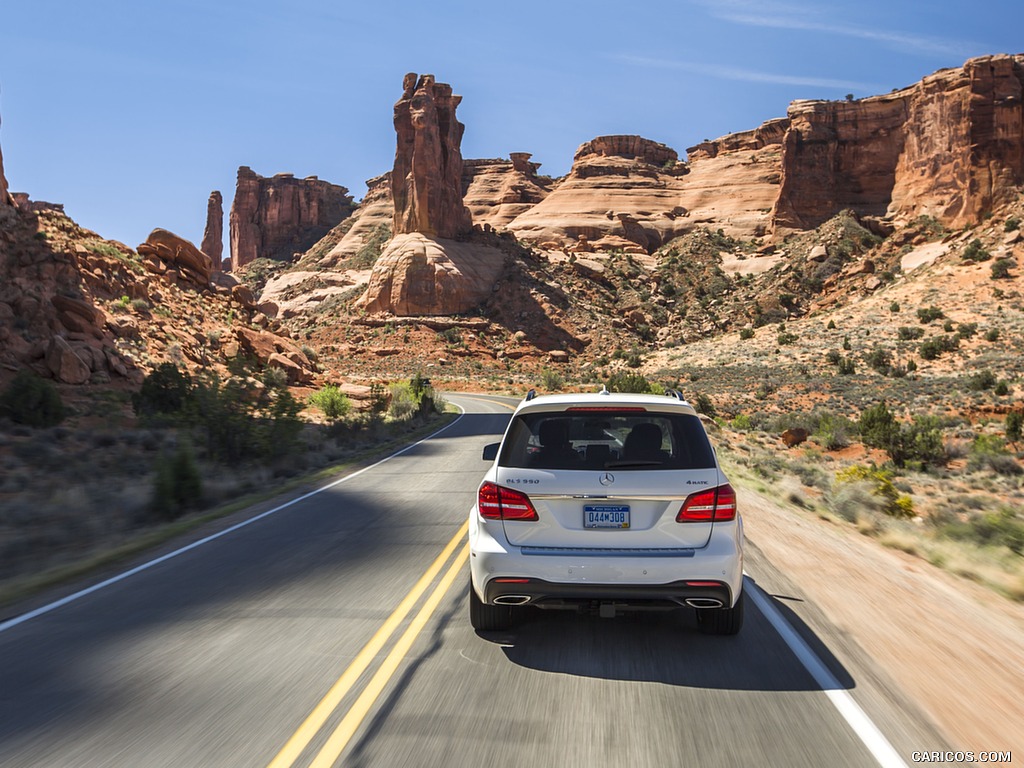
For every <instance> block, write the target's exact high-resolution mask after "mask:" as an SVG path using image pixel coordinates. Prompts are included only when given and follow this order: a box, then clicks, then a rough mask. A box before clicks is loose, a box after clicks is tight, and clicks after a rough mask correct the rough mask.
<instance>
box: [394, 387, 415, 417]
mask: <svg viewBox="0 0 1024 768" xmlns="http://www.w3.org/2000/svg"><path fill="white" fill-rule="evenodd" d="M417 408H418V404H417V403H416V395H414V394H413V391H412V387H410V386H409V385H408V384H406V383H404V382H396V383H395V384H392V385H391V403H390V405H389V406H388V416H390V417H391V418H392V419H396V420H399V421H401V420H403V419H408V418H411V417H412V415H413V414H414V413H416V410H417Z"/></svg>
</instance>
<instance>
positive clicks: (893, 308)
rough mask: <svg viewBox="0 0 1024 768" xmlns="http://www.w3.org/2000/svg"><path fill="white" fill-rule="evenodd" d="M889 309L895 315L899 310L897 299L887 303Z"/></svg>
mask: <svg viewBox="0 0 1024 768" xmlns="http://www.w3.org/2000/svg"><path fill="white" fill-rule="evenodd" d="M889 311H890V312H892V313H893V314H894V315H895V314H896V313H897V312H899V311H900V303H899V302H898V301H894V302H893V303H892V304H890V305H889Z"/></svg>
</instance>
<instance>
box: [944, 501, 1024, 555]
mask: <svg viewBox="0 0 1024 768" xmlns="http://www.w3.org/2000/svg"><path fill="white" fill-rule="evenodd" d="M939 531H940V533H941V534H942V535H944V536H947V537H949V538H951V539H957V540H958V541H971V542H973V543H975V544H978V545H980V546H994V547H999V546H1003V547H1006V548H1007V549H1009V550H1010V551H1011V552H1013V553H1014V554H1015V555H1021V554H1024V522H1022V521H1021V520H1020V519H1019V518H1018V517H1017V516H1016V515H1015V514H1014V513H1013V510H1010V509H1003V510H1000V511H999V512H990V513H988V514H982V515H975V516H974V517H972V518H971V519H970V520H967V521H965V522H955V523H947V524H946V525H944V526H942V527H941V528H940V529H939Z"/></svg>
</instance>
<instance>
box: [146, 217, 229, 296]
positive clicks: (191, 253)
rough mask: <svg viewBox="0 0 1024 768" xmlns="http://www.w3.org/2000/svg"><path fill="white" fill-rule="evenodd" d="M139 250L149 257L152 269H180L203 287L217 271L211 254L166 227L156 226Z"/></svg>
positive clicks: (148, 262) (182, 273) (161, 270)
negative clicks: (214, 269)
mask: <svg viewBox="0 0 1024 768" xmlns="http://www.w3.org/2000/svg"><path fill="white" fill-rule="evenodd" d="M136 250H137V251H138V252H139V255H140V256H144V257H146V259H147V264H146V267H147V268H148V269H149V270H150V271H151V272H155V273H158V274H163V273H165V272H166V271H167V270H168V269H173V270H177V272H178V274H179V275H181V276H182V277H183V278H185V279H186V280H189V281H190V282H193V283H195V284H196V285H202V286H205V285H208V284H209V282H210V276H211V275H212V274H213V262H212V261H211V260H210V257H209V256H208V255H207V254H205V253H203V252H202V251H200V250H199V249H198V248H196V247H195V245H194V244H193V243H191V242H189V241H188V240H186V239H185V238H183V237H178V236H177V235H176V234H174V233H173V232H168V231H167V230H166V229H154V230H153V231H152V232H150V233H149V237H147V238H146V242H144V243H142V244H141V245H139V247H138V248H137V249H136Z"/></svg>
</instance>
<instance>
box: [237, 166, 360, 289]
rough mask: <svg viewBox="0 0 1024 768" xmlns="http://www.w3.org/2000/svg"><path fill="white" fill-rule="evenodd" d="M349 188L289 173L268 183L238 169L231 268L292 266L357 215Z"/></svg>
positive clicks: (264, 179) (248, 169)
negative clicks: (263, 263)
mask: <svg viewBox="0 0 1024 768" xmlns="http://www.w3.org/2000/svg"><path fill="white" fill-rule="evenodd" d="M352 207H353V205H352V198H351V196H350V195H349V194H348V190H347V189H345V187H341V186H337V185H335V184H331V183H329V182H326V181H321V180H320V179H318V178H317V177H316V176H309V177H307V178H305V179H296V178H295V177H294V176H292V175H291V174H290V173H280V174H278V175H276V176H274V177H272V178H265V177H263V176H260V175H258V174H256V173H254V172H253V171H252V169H250V168H248V167H246V166H242V167H241V168H239V169H238V182H237V186H236V188H235V199H234V202H233V203H232V204H231V216H230V219H231V221H230V230H231V268H232V270H237V269H239V268H240V267H243V266H245V265H246V264H248V263H249V262H251V261H253V260H254V259H256V258H259V257H264V258H270V259H277V260H290V259H291V258H292V256H293V255H294V254H295V253H296V252H299V253H301V252H304V251H306V249H308V248H309V247H310V246H312V245H313V244H314V243H316V242H317V241H318V240H319V239H320V238H321V237H323V236H324V235H326V234H327V233H328V232H329V231H330V230H331V228H332V227H334V226H335V225H336V224H338V223H339V222H340V221H341V220H342V219H344V218H346V217H347V216H348V215H349V214H350V213H351V212H352Z"/></svg>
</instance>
